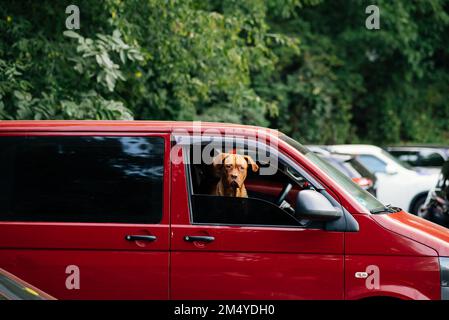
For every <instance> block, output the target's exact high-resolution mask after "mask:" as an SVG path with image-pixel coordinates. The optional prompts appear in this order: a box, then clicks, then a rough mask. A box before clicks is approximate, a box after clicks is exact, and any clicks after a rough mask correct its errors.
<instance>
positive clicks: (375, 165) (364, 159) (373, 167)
mask: <svg viewBox="0 0 449 320" xmlns="http://www.w3.org/2000/svg"><path fill="white" fill-rule="evenodd" d="M357 159H358V160H359V161H360V162H361V163H362V164H363V165H364V166H366V167H367V168H368V169H369V170H370V171H372V172H385V170H386V166H387V165H386V164H385V162H383V161H381V160H379V159H378V158H376V157H373V156H369V155H363V154H362V155H359V156H358V157H357Z"/></svg>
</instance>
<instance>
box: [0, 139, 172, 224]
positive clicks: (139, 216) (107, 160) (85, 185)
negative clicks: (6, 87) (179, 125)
mask: <svg viewBox="0 0 449 320" xmlns="http://www.w3.org/2000/svg"><path fill="white" fill-rule="evenodd" d="M163 158H164V139H163V138H161V137H1V138H0V220H3V221H54V222H122V223H158V222H159V221H160V220H161V217H162V184H163Z"/></svg>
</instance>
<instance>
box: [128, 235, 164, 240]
mask: <svg viewBox="0 0 449 320" xmlns="http://www.w3.org/2000/svg"><path fill="white" fill-rule="evenodd" d="M125 239H126V240H128V241H150V242H151V241H156V239H157V238H156V237H155V236H142V235H127V236H126V237H125Z"/></svg>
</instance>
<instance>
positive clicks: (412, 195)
mask: <svg viewBox="0 0 449 320" xmlns="http://www.w3.org/2000/svg"><path fill="white" fill-rule="evenodd" d="M327 149H328V150H329V151H331V152H335V153H345V154H351V155H355V156H357V159H358V160H359V161H360V162H361V163H362V164H364V165H365V166H366V167H367V168H368V169H369V170H371V172H373V173H375V174H376V177H377V179H378V180H377V198H378V199H379V200H380V201H381V202H383V203H384V204H391V205H392V206H394V207H400V208H402V209H404V210H405V211H408V212H411V213H414V214H416V213H418V211H419V208H420V207H421V206H422V205H423V204H424V202H425V200H426V197H427V194H428V192H429V190H431V189H432V188H433V187H434V186H435V184H436V183H437V181H438V173H435V172H431V171H419V172H418V171H415V170H413V169H412V168H411V167H409V166H408V165H407V164H405V163H402V162H400V161H399V160H397V159H396V158H395V157H393V156H392V155H391V154H389V153H388V152H387V151H385V150H383V149H381V148H379V147H376V146H372V145H354V144H351V145H333V146H328V147H327Z"/></svg>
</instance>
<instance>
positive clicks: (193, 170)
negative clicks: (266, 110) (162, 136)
mask: <svg viewBox="0 0 449 320" xmlns="http://www.w3.org/2000/svg"><path fill="white" fill-rule="evenodd" d="M185 151H186V152H185V153H186V156H187V161H186V162H187V164H186V165H187V167H188V170H187V172H188V173H189V174H188V176H189V177H190V179H189V180H190V181H189V188H190V199H191V201H190V205H191V220H192V223H194V224H218V225H239V226H278V227H306V226H309V225H310V223H309V221H305V220H302V221H298V220H297V219H296V218H295V217H294V215H293V213H294V208H295V205H296V197H297V194H298V192H300V191H301V190H305V189H313V186H312V184H311V183H310V182H309V181H308V180H306V179H305V178H304V177H303V176H302V175H301V174H299V173H298V172H296V171H295V170H294V169H293V168H291V167H290V166H288V165H287V164H286V163H285V162H284V161H282V159H279V158H278V155H277V154H276V155H274V154H272V155H269V154H268V155H267V153H265V156H263V157H260V150H254V149H251V148H249V147H248V146H247V145H233V146H229V145H222V144H217V145H215V146H214V147H212V148H211V147H210V144H208V143H198V144H196V145H190V146H187V147H186V149H185ZM223 152H224V153H231V154H234V153H235V154H239V155H249V156H250V157H251V158H252V159H254V161H255V162H256V163H257V166H258V167H259V170H257V171H255V172H253V170H251V166H249V167H248V169H247V176H246V179H245V181H244V186H245V189H246V191H247V197H242V198H241V197H230V196H223V195H221V196H219V195H215V194H214V189H215V188H216V186H217V184H218V183H220V179H222V178H223V176H222V175H223V171H222V170H219V169H220V168H219V167H218V168H217V166H214V164H213V163H211V159H214V158H215V157H216V156H218V155H219V154H220V153H223ZM264 152H265V151H264ZM199 153H200V154H201V155H202V157H197V155H198V154H199ZM205 155H206V157H205ZM198 158H199V159H198ZM272 160H274V161H272ZM273 162H275V163H273ZM273 167H275V168H273ZM287 184H291V185H292V189H291V190H290V192H288V195H287V196H286V198H285V202H286V205H287V207H289V208H284V207H283V208H281V207H280V205H279V204H278V200H279V196H280V193H281V192H282V190H283V188H284V187H285V186H286V185H287ZM284 204H285V203H284Z"/></svg>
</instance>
